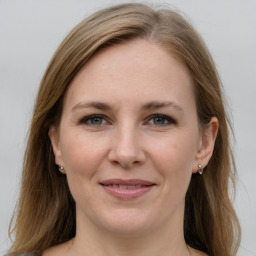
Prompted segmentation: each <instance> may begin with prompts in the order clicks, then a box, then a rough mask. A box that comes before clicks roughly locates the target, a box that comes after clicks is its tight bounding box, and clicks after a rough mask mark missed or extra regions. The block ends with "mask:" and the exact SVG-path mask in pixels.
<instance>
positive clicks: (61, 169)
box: [57, 163, 64, 173]
mask: <svg viewBox="0 0 256 256" xmlns="http://www.w3.org/2000/svg"><path fill="white" fill-rule="evenodd" d="M57 165H58V166H59V171H60V172H61V173H63V171H64V167H63V166H62V165H61V163H58V164H57Z"/></svg>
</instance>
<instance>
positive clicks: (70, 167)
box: [61, 131, 105, 176]
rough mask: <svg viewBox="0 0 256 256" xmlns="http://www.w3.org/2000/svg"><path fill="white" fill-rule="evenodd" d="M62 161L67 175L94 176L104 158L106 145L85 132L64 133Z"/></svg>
mask: <svg viewBox="0 0 256 256" xmlns="http://www.w3.org/2000/svg"><path fill="white" fill-rule="evenodd" d="M63 134H64V136H63V138H62V140H61V142H62V143H61V152H62V159H63V162H64V165H65V169H66V171H67V175H69V176H71V175H78V176H92V175H93V173H94V172H95V171H96V169H97V167H98V165H99V164H100V163H101V161H102V159H103V158H104V145H105V143H104V142H103V141H102V140H101V141H100V139H99V138H97V137H95V135H93V134H92V135H90V134H85V133H84V132H83V131H78V132H72V131H70V132H65V131H63Z"/></svg>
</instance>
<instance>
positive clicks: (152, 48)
mask: <svg viewBox="0 0 256 256" xmlns="http://www.w3.org/2000/svg"><path fill="white" fill-rule="evenodd" d="M156 101H157V102H158V103H159V102H171V103H170V104H169V105H166V106H161V107H160V106H158V107H157V108H156V106H155V105H154V106H155V107H152V104H151V107H152V108H147V109H146V108H143V106H145V105H146V104H148V103H152V102H156ZM88 102H100V103H106V104H108V105H109V109H98V107H97V106H94V107H92V106H88ZM85 103H86V104H87V105H85ZM92 114H98V115H101V116H99V117H97V118H94V119H88V118H87V117H88V116H90V115H92ZM156 114H161V115H165V116H167V118H166V117H163V116H161V117H155V116H154V115H156ZM86 118H87V119H86ZM217 130H218V120H217V119H216V118H212V120H211V122H210V124H209V128H207V130H205V131H204V132H200V131H201V130H200V128H199V124H198V120H197V111H196V104H195V99H194V93H193V85H192V81H191V78H190V74H189V72H188V70H187V69H186V67H185V66H184V65H183V64H182V63H181V62H180V61H179V60H178V59H177V58H175V57H174V56H172V55H171V54H170V53H169V52H167V51H166V50H165V49H164V48H162V47H161V46H159V45H157V44H154V43H150V42H147V41H145V40H136V41H132V42H128V43H125V44H121V45H117V46H114V47H111V48H108V49H105V50H104V51H102V52H100V53H98V54H96V55H95V56H94V57H93V58H92V59H91V60H90V62H89V63H87V64H86V65H85V67H84V68H83V69H82V70H80V72H79V73H78V74H77V75H76V77H75V78H74V80H73V81H72V83H71V85H70V87H69V89H68V91H67V93H66V95H65V99H64V106H63V113H62V117H61V122H60V126H59V127H54V126H52V127H51V128H50V131H49V136H50V139H51V142H52V146H53V151H54V154H55V161H56V163H61V165H63V166H64V170H63V174H64V175H66V176H67V180H68V184H69V187H70V190H71V193H72V195H73V197H74V200H75V202H76V208H77V233H76V236H75V238H74V239H73V240H72V241H69V242H67V243H65V244H61V245H59V246H56V247H52V248H50V249H48V250H46V251H45V252H44V253H43V255H44V256H45V255H46V256H51V255H97V256H105V255H118V256H124V255H135V256H136V255H148V256H153V255H163V256H164V255H168V256H174V255H175V256H178V255H180V256H181V255H182V256H185V255H205V254H203V253H201V252H199V251H196V250H194V249H192V248H188V247H187V246H186V244H185V241H184V233H183V219H184V205H185V202H184V200H185V194H186V191H187V188H188V185H189V182H190V179H191V176H192V175H193V173H196V172H197V170H198V164H201V165H202V166H203V167H205V166H206V165H207V163H208V161H209V159H210V157H211V155H212V152H213V148H214V142H215V138H216V134H217ZM194 175H197V174H194ZM113 178H120V179H142V180H147V181H150V182H152V183H154V184H155V186H154V187H153V188H152V189H151V190H150V192H148V193H146V194H145V195H143V196H140V197H138V198H135V199H133V200H121V199H117V198H114V197H113V196H111V195H109V194H108V193H106V191H105V190H104V189H103V188H102V186H101V185H100V184H99V183H100V182H102V181H103V180H107V179H113Z"/></svg>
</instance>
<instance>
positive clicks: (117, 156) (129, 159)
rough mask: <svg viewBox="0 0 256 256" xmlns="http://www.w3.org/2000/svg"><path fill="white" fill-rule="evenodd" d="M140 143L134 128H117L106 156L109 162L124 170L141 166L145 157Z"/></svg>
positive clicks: (138, 135)
mask: <svg viewBox="0 0 256 256" xmlns="http://www.w3.org/2000/svg"><path fill="white" fill-rule="evenodd" d="M140 143H141V136H140V134H139V133H138V131H136V129H135V128H131V127H130V128H129V127H126V128H121V127H120V128H117V131H116V134H115V136H114V138H113V141H112V142H111V144H112V147H111V150H110V152H109V155H108V159H109V161H111V162H112V163H113V164H116V165H120V166H122V167H123V168H126V169H129V168H132V167H134V166H138V165H142V164H143V163H144V162H145V160H146V157H145V152H144V150H143V147H141V145H140Z"/></svg>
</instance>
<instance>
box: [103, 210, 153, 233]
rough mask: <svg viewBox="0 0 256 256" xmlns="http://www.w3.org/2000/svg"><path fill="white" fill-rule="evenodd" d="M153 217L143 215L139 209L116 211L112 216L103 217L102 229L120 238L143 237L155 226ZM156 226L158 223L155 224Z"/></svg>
mask: <svg viewBox="0 0 256 256" xmlns="http://www.w3.org/2000/svg"><path fill="white" fill-rule="evenodd" d="M150 217H152V216H148V214H145V213H144V214H143V213H141V211H139V210H138V209H130V210H127V209H121V210H116V212H115V214H113V215H111V216H109V215H108V216H102V218H101V221H100V222H101V223H99V224H100V225H101V227H102V228H103V229H105V230H106V231H108V232H111V233H114V234H116V235H118V236H123V237H132V236H138V235H143V234H144V233H146V232H148V231H149V230H150V228H152V227H153V226H154V221H153V219H152V218H150ZM155 224H156V223H155Z"/></svg>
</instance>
